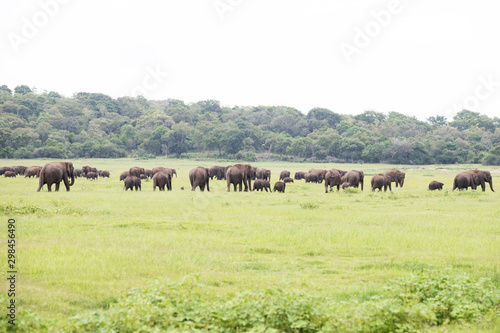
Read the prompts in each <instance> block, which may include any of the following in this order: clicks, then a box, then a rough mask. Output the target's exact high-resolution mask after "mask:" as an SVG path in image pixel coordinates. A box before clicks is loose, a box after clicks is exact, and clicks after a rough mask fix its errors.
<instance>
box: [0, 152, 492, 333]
mask: <svg viewBox="0 0 500 333" xmlns="http://www.w3.org/2000/svg"><path fill="white" fill-rule="evenodd" d="M45 162H47V161H40V160H32V161H27V160H19V161H15V160H1V161H0V165H1V166H13V165H27V166H31V165H43V164H44V163H45ZM73 163H74V165H75V168H81V166H83V165H91V166H95V167H97V168H98V169H107V170H110V171H111V178H110V179H99V180H97V181H90V180H86V179H82V178H78V179H76V182H75V185H74V186H73V187H72V188H71V191H70V192H66V191H61V192H52V193H48V192H47V189H46V186H45V187H44V189H43V190H42V191H41V192H36V189H37V186H38V179H28V178H24V177H23V176H18V177H17V178H15V179H7V178H4V177H3V176H2V177H0V188H1V191H0V215H1V216H2V220H3V221H4V222H3V223H2V225H3V229H2V235H3V236H2V237H1V239H0V244H1V247H2V248H3V249H4V250H2V251H3V253H6V252H7V242H6V240H7V226H6V225H7V219H9V218H14V219H15V220H16V239H17V256H18V257H17V259H18V260H17V261H16V263H17V269H18V271H19V274H18V282H17V288H18V300H19V302H20V303H21V304H22V305H23V306H24V307H26V308H27V309H30V310H32V311H34V312H35V313H36V314H37V315H39V316H41V317H42V318H50V319H54V320H55V321H54V325H55V326H61V327H62V326H63V325H65V324H66V323H67V322H68V320H69V318H70V317H72V316H75V315H76V314H78V313H85V312H87V311H91V310H97V309H100V308H106V307H107V306H109V303H113V302H115V301H116V299H117V298H119V297H120V296H122V295H125V294H126V293H127V291H129V290H130V289H131V288H144V287H145V286H147V285H148V284H149V283H151V282H152V281H155V280H165V279H169V280H172V281H181V280H182V279H183V278H185V277H188V279H192V280H195V281H196V284H197V285H203V293H204V295H206V297H208V298H209V297H215V296H221V297H228V298H229V297H232V296H234V295H235V294H236V293H238V292H240V291H243V290H261V289H266V288H284V289H287V290H300V291H304V292H307V293H309V294H313V295H319V296H325V297H332V298H335V299H338V300H349V299H351V298H354V297H361V298H362V297H365V296H367V295H372V294H376V293H377V292H378V290H380V287H381V286H382V285H384V284H385V283H387V281H389V280H391V279H395V278H400V277H405V276H408V275H409V274H412V273H417V272H421V271H422V270H427V269H432V270H447V269H451V270H453V271H454V272H457V274H458V273H461V272H465V273H467V274H468V275H470V276H471V277H473V278H480V277H483V276H489V277H491V276H493V275H495V274H496V275H498V273H497V269H498V267H499V266H500V199H499V196H498V194H497V193H493V192H491V190H490V189H489V187H488V188H487V190H486V192H484V193H483V192H481V191H472V190H468V191H462V192H458V191H454V192H453V191H451V189H452V181H453V178H454V176H455V175H456V174H457V173H459V172H461V171H465V170H470V169H473V168H478V169H486V170H490V171H491V172H492V175H493V184H494V187H495V186H496V187H499V184H500V168H499V167H487V168H485V167H484V166H479V165H429V166H406V165H399V166H393V165H379V164H363V165H349V164H347V165H346V164H336V165H335V164H328V165H325V164H316V165H314V164H301V163H296V164H295V163H284V162H281V163H280V162H268V163H263V162H259V163H252V165H253V166H259V167H266V168H269V169H271V170H272V181H271V183H272V184H273V183H274V182H275V181H277V180H278V178H279V172H280V171H282V170H289V171H291V172H292V177H293V173H295V172H296V171H307V170H309V169H310V168H312V167H315V168H317V169H329V168H333V167H335V168H339V169H343V170H352V169H357V170H362V171H364V173H365V189H364V191H360V190H352V189H350V190H348V191H340V192H331V193H328V194H325V193H324V184H311V183H310V184H305V183H304V180H300V181H296V182H295V183H293V184H288V185H287V188H286V193H284V194H278V193H266V192H241V193H239V192H238V193H233V192H230V193H227V192H226V183H225V181H215V180H213V181H211V182H210V192H203V193H202V192H199V190H197V191H195V192H192V191H190V185H189V180H188V176H187V175H188V172H189V171H190V170H191V169H192V168H194V167H196V166H205V167H210V166H212V165H227V164H232V163H230V162H215V161H194V160H174V159H172V160H165V159H157V160H144V161H142V160H141V161H138V160H131V159H119V160H105V159H94V160H73ZM135 165H139V166H142V167H144V168H153V167H155V166H165V167H171V168H176V169H177V172H178V178H175V177H174V179H173V191H171V192H160V191H158V190H157V191H155V192H153V190H152V182H145V181H143V183H142V191H141V192H130V191H127V192H125V191H123V185H122V182H120V181H119V180H118V177H119V174H120V173H121V172H122V171H125V170H128V169H129V168H130V167H132V166H135ZM393 167H395V168H398V169H400V170H402V171H405V172H406V181H405V184H404V187H403V188H395V187H393V191H392V192H389V191H388V192H386V193H384V192H371V191H370V179H371V176H372V175H374V174H377V173H381V172H383V171H385V170H387V169H390V168H393ZM432 180H438V181H441V182H443V183H444V184H445V187H444V190H443V191H434V192H430V191H427V185H428V184H429V182H430V181H432ZM182 186H183V187H184V188H185V189H186V190H184V191H182V190H180V188H181V187H182ZM61 189H64V187H63V186H62V187H61ZM2 260H3V262H4V267H6V264H5V263H6V254H4V259H2ZM5 270H6V269H5ZM2 285H3V289H2V290H6V289H7V282H6V281H5V280H3V282H2ZM454 329H456V330H460V328H454ZM488 329H489V330H491V331H492V332H493V331H495V330H496V329H497V328H496V327H493V328H488Z"/></svg>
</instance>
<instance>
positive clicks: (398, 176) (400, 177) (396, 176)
mask: <svg viewBox="0 0 500 333" xmlns="http://www.w3.org/2000/svg"><path fill="white" fill-rule="evenodd" d="M384 175H387V176H389V177H391V183H392V182H396V187H398V185H399V186H401V188H402V187H403V184H404V182H405V176H406V174H405V173H404V172H403V171H399V170H396V169H391V170H387V171H386V172H384ZM391 191H392V190H391Z"/></svg>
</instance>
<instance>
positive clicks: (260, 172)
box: [255, 168, 271, 180]
mask: <svg viewBox="0 0 500 333" xmlns="http://www.w3.org/2000/svg"><path fill="white" fill-rule="evenodd" d="M255 176H256V177H257V179H264V180H271V170H269V169H264V168H257V170H256V171H255Z"/></svg>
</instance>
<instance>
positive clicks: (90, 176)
mask: <svg viewBox="0 0 500 333" xmlns="http://www.w3.org/2000/svg"><path fill="white" fill-rule="evenodd" d="M86 178H87V179H97V178H99V175H98V174H97V173H96V172H93V171H91V172H88V173H87V177H86Z"/></svg>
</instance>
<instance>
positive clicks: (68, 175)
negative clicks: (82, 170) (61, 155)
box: [37, 162, 75, 192]
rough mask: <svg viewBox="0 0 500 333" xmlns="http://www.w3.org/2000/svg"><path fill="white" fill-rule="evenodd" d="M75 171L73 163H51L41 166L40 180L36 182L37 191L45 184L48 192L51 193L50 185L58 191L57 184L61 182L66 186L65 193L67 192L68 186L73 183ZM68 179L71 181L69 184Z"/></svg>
mask: <svg viewBox="0 0 500 333" xmlns="http://www.w3.org/2000/svg"><path fill="white" fill-rule="evenodd" d="M73 171H75V169H74V167H73V163H71V162H51V163H47V164H45V165H44V166H43V168H42V170H40V180H39V182H38V190H37V192H40V190H41V189H42V187H43V185H44V184H47V188H48V191H49V192H52V184H55V185H56V191H59V184H60V183H61V181H63V182H64V186H66V191H68V192H69V188H70V186H73V184H74V183H75V175H74V174H73ZM68 179H71V182H69V180H68Z"/></svg>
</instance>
